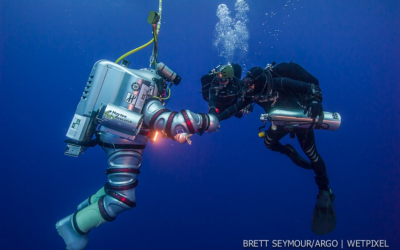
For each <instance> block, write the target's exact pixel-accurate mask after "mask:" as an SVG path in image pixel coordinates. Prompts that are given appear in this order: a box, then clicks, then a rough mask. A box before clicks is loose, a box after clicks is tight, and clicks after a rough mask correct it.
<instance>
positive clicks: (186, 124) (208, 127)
mask: <svg viewBox="0 0 400 250" xmlns="http://www.w3.org/2000/svg"><path fill="white" fill-rule="evenodd" d="M143 123H144V124H145V125H146V126H148V127H149V128H150V129H152V130H156V131H161V132H162V133H163V134H164V135H165V136H166V137H169V138H172V139H174V140H176V141H178V142H180V143H185V142H188V143H189V144H190V143H191V141H190V139H189V138H190V136H192V135H193V134H194V133H197V132H213V131H216V130H217V128H218V126H219V121H218V119H217V117H216V116H214V115H212V114H202V113H199V114H197V113H194V112H191V111H189V110H184V109H182V111H181V112H176V111H174V112H171V111H169V110H168V109H166V108H164V106H163V105H162V103H161V102H160V101H159V100H158V99H156V98H150V99H148V100H147V101H146V103H145V104H144V107H143Z"/></svg>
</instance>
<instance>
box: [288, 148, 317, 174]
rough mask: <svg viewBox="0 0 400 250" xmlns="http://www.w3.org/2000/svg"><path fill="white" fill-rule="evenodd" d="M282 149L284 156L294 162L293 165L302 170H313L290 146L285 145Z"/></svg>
mask: <svg viewBox="0 0 400 250" xmlns="http://www.w3.org/2000/svg"><path fill="white" fill-rule="evenodd" d="M284 147H285V155H287V156H288V157H289V158H290V159H291V160H292V161H293V162H294V164H296V165H297V166H299V167H301V168H304V169H313V167H312V165H311V163H310V162H309V161H307V160H305V159H304V158H303V157H301V156H300V154H299V153H298V152H297V151H296V149H294V147H293V146H292V145H290V144H286V145H285V146H284Z"/></svg>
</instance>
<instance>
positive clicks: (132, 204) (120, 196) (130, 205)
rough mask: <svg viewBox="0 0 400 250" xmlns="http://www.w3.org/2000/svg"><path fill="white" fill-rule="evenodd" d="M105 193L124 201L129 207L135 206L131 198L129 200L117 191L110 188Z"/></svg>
mask: <svg viewBox="0 0 400 250" xmlns="http://www.w3.org/2000/svg"><path fill="white" fill-rule="evenodd" d="M107 195H109V196H111V197H113V198H114V199H116V200H118V201H120V202H122V203H124V204H125V205H127V206H129V207H130V208H134V207H136V202H133V201H131V200H129V199H128V198H126V197H124V196H122V195H120V194H119V193H117V192H114V191H112V190H107Z"/></svg>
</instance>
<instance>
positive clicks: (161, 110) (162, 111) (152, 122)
mask: <svg viewBox="0 0 400 250" xmlns="http://www.w3.org/2000/svg"><path fill="white" fill-rule="evenodd" d="M165 112H170V111H169V110H168V109H160V110H158V111H157V112H156V113H155V114H154V115H153V116H152V117H151V119H150V122H149V127H150V129H153V128H154V123H155V122H156V121H157V118H158V117H159V116H160V115H162V114H163V113H165Z"/></svg>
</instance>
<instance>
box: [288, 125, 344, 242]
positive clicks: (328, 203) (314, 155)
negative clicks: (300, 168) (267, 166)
mask: <svg viewBox="0 0 400 250" xmlns="http://www.w3.org/2000/svg"><path fill="white" fill-rule="evenodd" d="M296 135H297V138H298V140H299V142H300V145H301V147H302V149H303V151H304V153H305V154H306V155H307V157H308V158H309V159H310V161H311V164H312V166H313V169H314V172H315V174H316V177H315V182H316V183H317V185H318V189H319V193H318V195H317V203H316V205H315V207H314V212H313V216H312V220H311V230H312V231H313V232H314V233H315V234H317V235H324V234H327V233H330V232H332V231H333V230H334V229H335V227H336V213H335V209H334V206H333V201H334V199H335V195H334V194H333V193H332V190H331V189H330V188H329V179H328V177H327V174H326V167H325V162H324V160H323V159H322V157H321V156H320V155H319V153H318V151H317V147H316V145H315V137H314V130H312V129H300V128H298V129H297V130H296Z"/></svg>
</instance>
